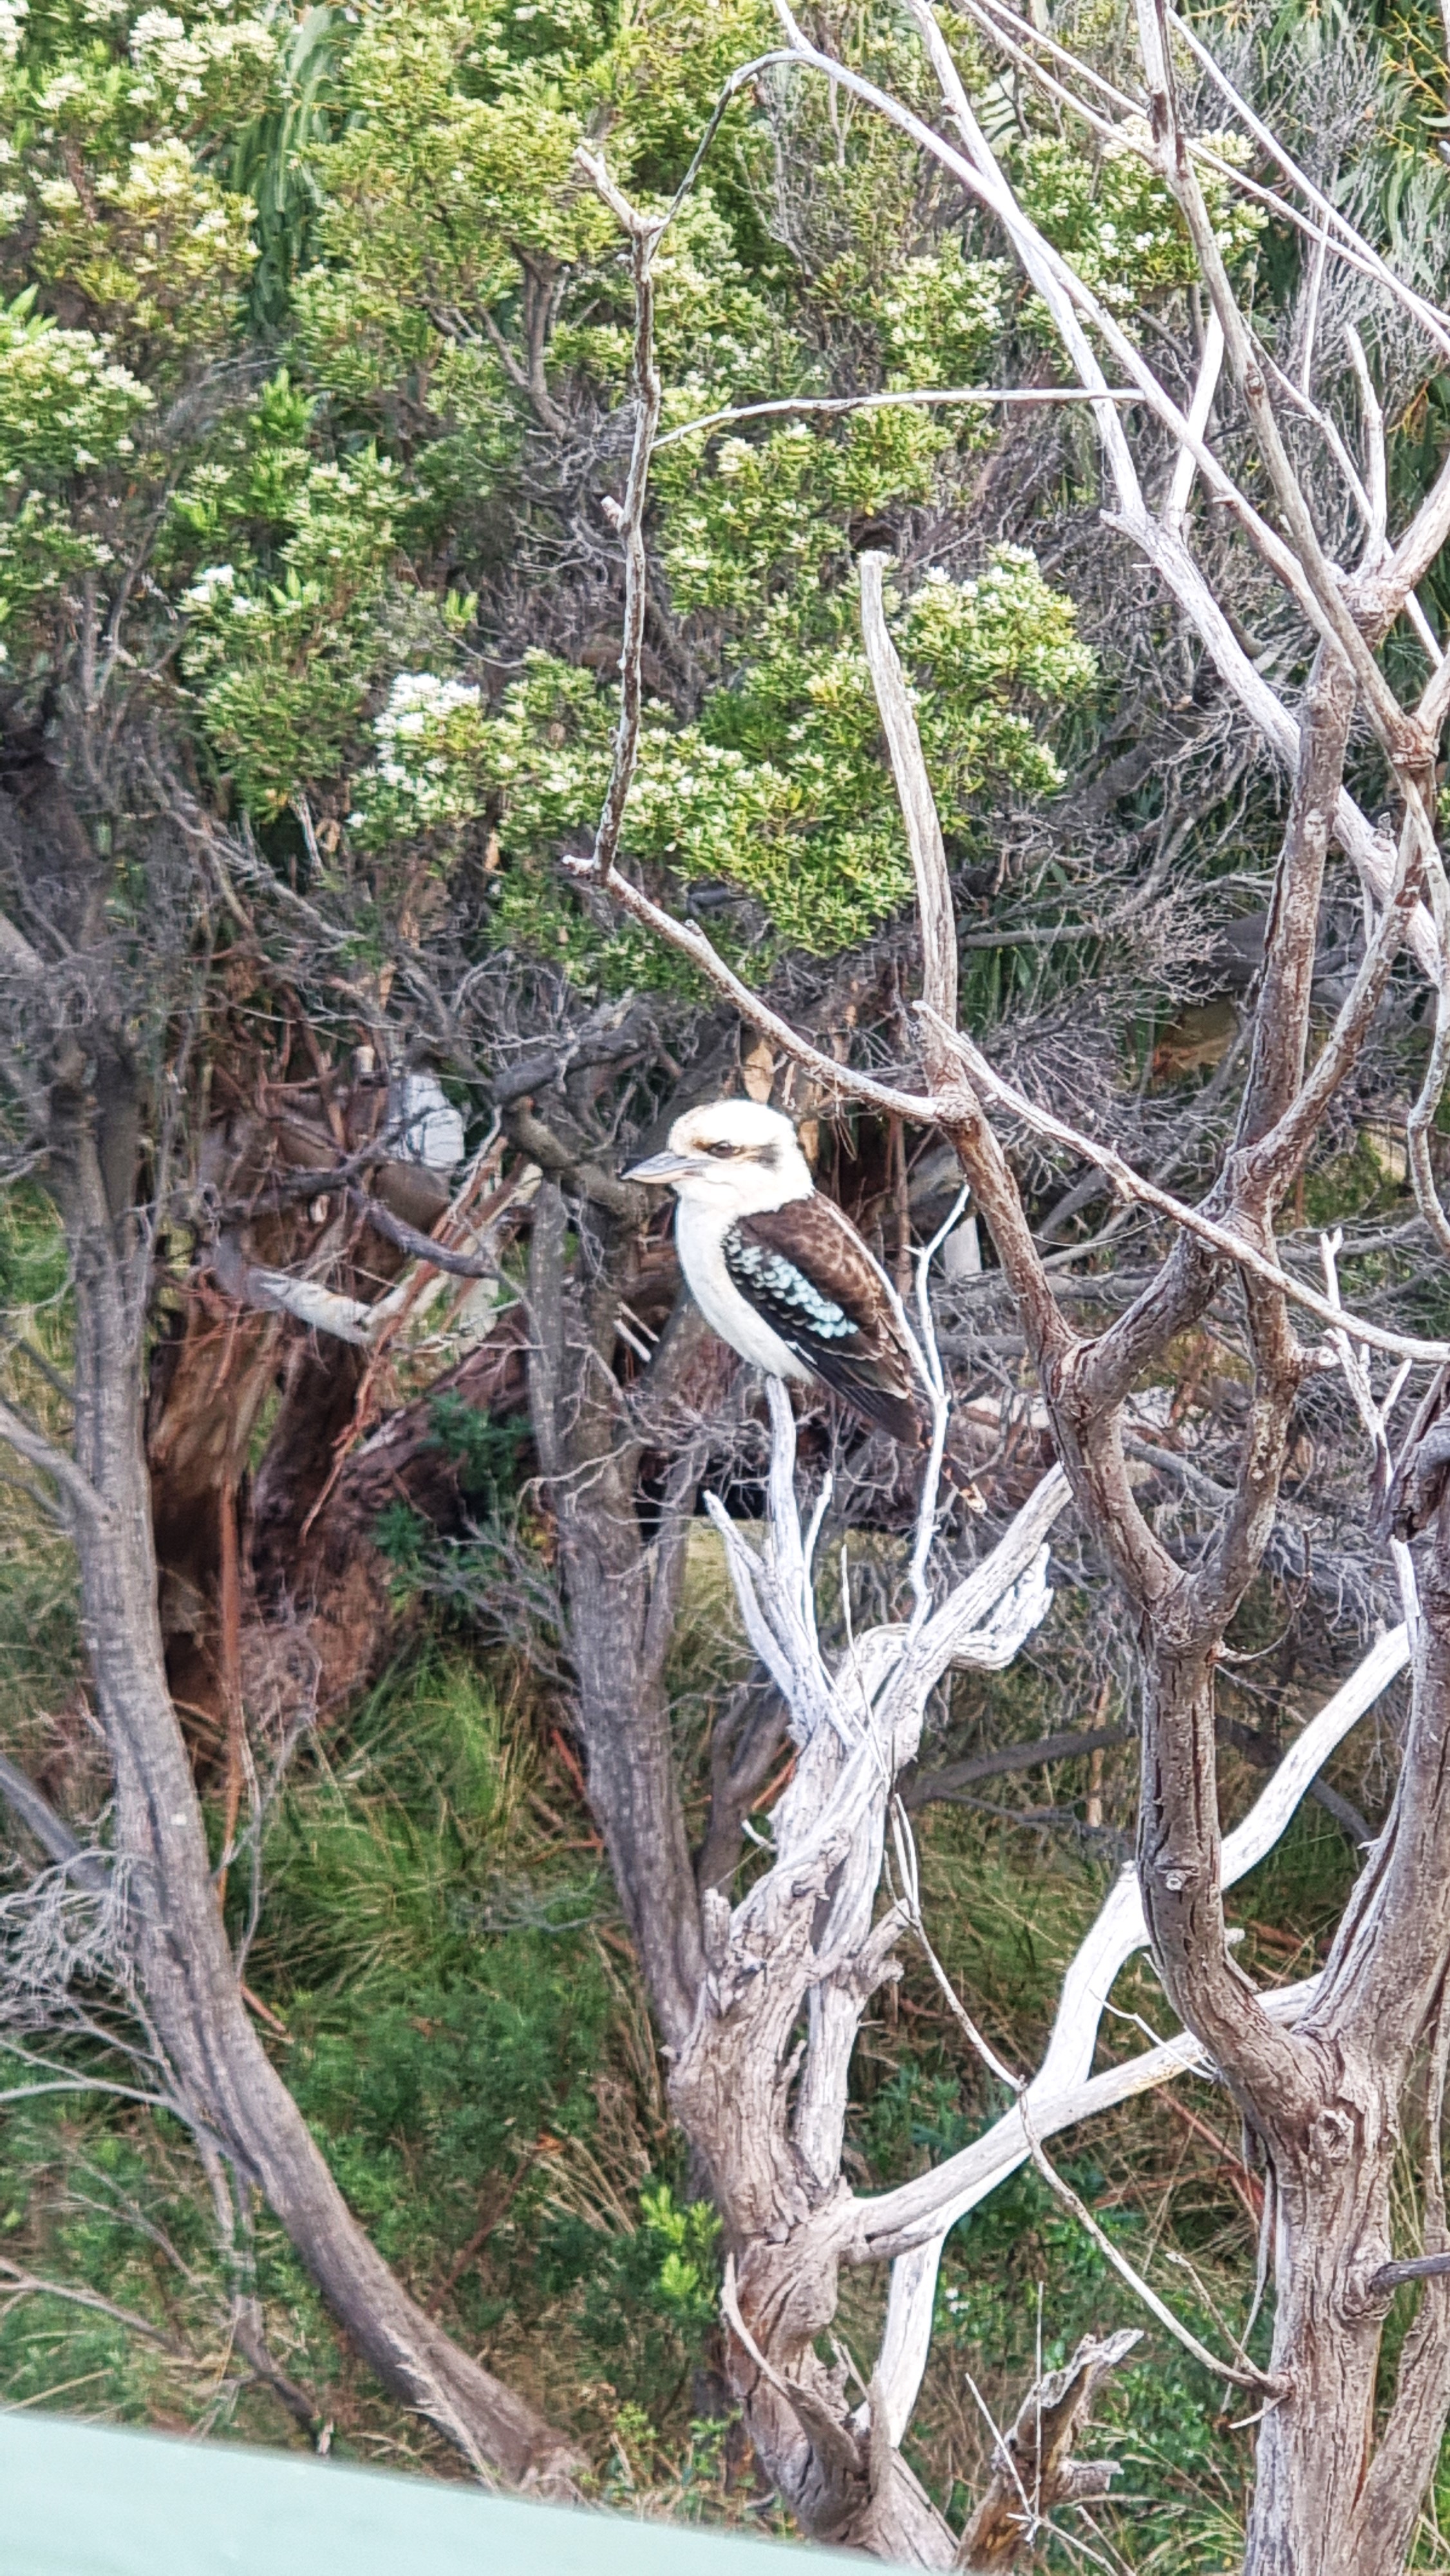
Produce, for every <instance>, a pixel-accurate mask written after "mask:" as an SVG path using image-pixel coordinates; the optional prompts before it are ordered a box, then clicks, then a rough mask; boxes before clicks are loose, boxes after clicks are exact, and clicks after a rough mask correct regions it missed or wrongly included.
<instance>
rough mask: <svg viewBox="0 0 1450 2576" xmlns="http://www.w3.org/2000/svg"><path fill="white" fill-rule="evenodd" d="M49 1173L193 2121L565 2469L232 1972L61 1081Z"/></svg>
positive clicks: (433, 2396)
mask: <svg viewBox="0 0 1450 2576" xmlns="http://www.w3.org/2000/svg"><path fill="white" fill-rule="evenodd" d="M49 1178H50V1186H51V1187H52V1189H53V1192H54V1195H55V1198H56V1202H57V1205H58V1207H59V1209H60V1212H61V1216H62V1219H63V1222H64V1225H65V1229H66V1235H67V1240H68V1242H69V1245H70V1249H71V1257H72V1264H73V1275H74V1281H75V1298H76V1363H75V1378H76V1393H77V1402H76V1434H75V1449H74V1466H75V1475H74V1479H73V1480H71V1481H70V1487H69V1490H70V1491H71V1495H72V1503H73V1511H74V1518H75V1525H76V1535H77V1549H78V1556H79V1563H80V1576H81V1598H82V1605H83V1620H84V1629H85V1637H86V1644H87V1650H88V1654H89V1657H90V1663H91V1670H92V1676H93V1681H94V1688H95V1700H96V1710H97V1715H98V1717H99V1718H100V1721H101V1724H102V1726H103V1727H104V1729H105V1732H106V1739H107V1742H108V1745H109V1747H110V1750H111V1756H112V1760H113V1763H114V1768H115V1785H116V1823H115V1845H116V1852H117V1857H118V1860H120V1861H122V1862H124V1863H125V1865H126V1867H127V1871H128V1877H129V1883H130V1886H131V1888H132V1890H133V1891H134V1894H133V1913H132V1923H133V1934H134V1941H135V1951H136V1962H137V1970H138V1975H139V1979H140V1982H141V1985H142V1988H143V1991H144V1993H145V1996H146V2000H147V2004H148V2007H149V2009H150V2011H151V2013H152V2016H153V2018H154V2021H155V2025H156V2028H157V2031H158V2033H159V2035H160V2038H161V2040H162V2042H163V2044H164V2046H165V2048H166V2051H167V2054H168V2057H169V2059H170V2061H171V2063H172V2066H173V2068H174V2070H175V2073H176V2076H177V2079H178V2082H179V2085H180V2089H181V2092H182V2095H183V2098H184V2099H185V2100H186V2102H187V2103H188V2105H189V2107H190V2110H191V2113H192V2116H193V2118H194V2119H195V2121H196V2123H197V2125H198V2129H199V2131H200V2132H201V2134H202V2135H203V2136H205V2137H209V2138H210V2139H211V2140H212V2141H213V2143H214V2144H215V2145H216V2146H218V2147H220V2148H221V2150H222V2151H223V2153H224V2154H225V2155H226V2156H227V2157H228V2158H229V2159H230V2160H231V2161H232V2163H233V2164H234V2166H235V2168H236V2170H237V2173H238V2175H239V2177H240V2179H241V2180H242V2182H243V2184H244V2185H245V2186H247V2187H254V2188H256V2189H258V2190H260V2191H261V2192H262V2193H263V2194H264V2195H265V2197H266V2199H267V2200H268V2202H269V2203H270V2205H271V2207H272V2208H273V2209H274V2211H275V2212H276V2214H277V2216H278V2218H279V2219H280V2220H281V2222H282V2225H283V2226H284V2227H285V2228H286V2230H287V2233H288V2235H289V2236H290V2237H291V2239H292V2242H293V2244H294V2245H295V2247H296V2249H297V2251H298V2253H299V2254H300V2255H301V2257H302V2259H303V2261H304V2262H305V2263H306V2265H307V2267H308V2269H309V2271H310V2272H311V2273H312V2275H313V2277H314V2279H315V2280H316V2282H317V2284H318V2287H319V2288H320V2289H321V2291H322V2293H323V2295H324V2297H325V2298H326V2299H327V2301H328V2304H329V2306H330V2307H331V2308H332V2309H333V2311H334V2313H335V2314H336V2315H337V2317H338V2318H339V2320H340V2322H341V2323H342V2324H343V2326H344V2327H345V2328H346V2330H347V2332H348V2334H349V2335H350V2336H351V2338H352V2340H353V2341H354V2342H355V2343H356V2345H357V2347H358V2349H359V2351H360V2352H361V2353H362V2354H363V2356H364V2358H365V2359H366V2360H367V2361H368V2362H369V2363H370V2364H371V2365H372V2367H373V2368H374V2369H375V2370H376V2371H377V2373H378V2376H379V2377H380V2379H381V2380H382V2381H383V2383H384V2385H385V2386H386V2387H387V2388H388V2389H389V2390H390V2391H391V2392H392V2394H393V2395H394V2396H396V2397H397V2398H399V2399H400V2400H401V2401H402V2402H403V2403H404V2404H405V2405H407V2406H410V2407H415V2408H416V2409H417V2410H418V2411H419V2412H420V2413H422V2414H424V2415H426V2416H428V2418H429V2419H430V2421H432V2422H433V2423H435V2424H436V2425H437V2426H438V2428H439V2430H440V2431H441V2432H442V2433H444V2434H445V2435H446V2437H447V2438H448V2439H449V2440H450V2441H452V2442H454V2443H455V2444H456V2445H457V2446H458V2448H459V2449H460V2450H461V2451H462V2452H463V2453H464V2455H465V2457H466V2458H468V2459H469V2460H471V2461H472V2462H473V2463H474V2465H475V2466H476V2467H478V2468H479V2469H480V2470H483V2469H485V2468H490V2467H491V2468H496V2469H500V2470H502V2471H503V2472H504V2474H505V2475H506V2476H508V2477H510V2478H512V2479H515V2480H537V2479H540V2478H551V2477H552V2478H558V2477H561V2476H565V2475H567V2473H568V2471H569V2468H570V2466H571V2462H570V2455H569V2453H568V2449H567V2446H566V2445H565V2443H564V2442H563V2441H562V2440H561V2438H560V2437H559V2436H558V2435H557V2434H556V2433H555V2432H554V2431H553V2430H552V2428H551V2427H550V2426H549V2425H547V2424H546V2423H545V2422H544V2421H543V2420H542V2418H541V2417H539V2416H538V2415H537V2414H535V2412H534V2411H533V2409H532V2408H531V2407H529V2406H527V2405H525V2404H524V2403H523V2402H522V2401H521V2400H520V2399H518V2398H517V2397H515V2396H514V2395H513V2393H512V2392H511V2391H510V2390H509V2389H507V2388H505V2387H504V2386H503V2385H502V2383H501V2382H500V2381H498V2380H496V2379H494V2378H493V2377H492V2375H491V2374H490V2373H489V2372H488V2371H486V2370H484V2369H482V2368H481V2367H480V2365H479V2364H478V2363H477V2362H474V2361H472V2360H470V2359H469V2357H468V2356H467V2354H465V2353H463V2352H460V2351H459V2349H458V2347H457V2346H456V2345H455V2344H454V2343H452V2342H451V2341H450V2339H449V2337H448V2336H447V2335H446V2334H445V2333H444V2332H443V2331H442V2329H441V2328H440V2327H439V2326H437V2325H435V2324H434V2323H433V2321H432V2320H431V2319H430V2318H428V2317H426V2316H425V2315H424V2314H423V2311H422V2310H421V2309H420V2308H418V2307H417V2306H416V2305H415V2304H414V2302H413V2301H412V2300H411V2299H410V2298H409V2297H408V2296H407V2295H406V2293H405V2292H404V2291H403V2290H402V2288H401V2287H400V2286H399V2284H398V2282H397V2281H396V2280H395V2278H394V2277H393V2274H392V2273H391V2272H390V2271H389V2270H388V2267H387V2265H386V2264H385V2263H384V2262H383V2261H382V2260H381V2258H380V2257H379V2256H378V2255H377V2254H376V2253H375V2252H374V2250H373V2248H372V2246H371V2245H370V2244H369V2242H368V2240H367V2238H366V2237H365V2236H364V2234H363V2232H362V2230H361V2229H360V2228H359V2226H358V2225H357V2222H356V2220H355V2219H354V2218H353V2217H352V2214H351V2212H350V2211H349V2210H348V2208H347V2205H346V2203H345V2202H344V2200H343V2197H342V2194H341V2192H340V2191H339V2190H338V2188H337V2185H336V2184H335V2183H334V2181H333V2179H332V2176H331V2175H330V2173H329V2172H328V2170H327V2167H326V2165H325V2163H324V2162H323V2159H322V2156H321V2154H320V2152H319V2150H318V2148H317V2147H316V2145H315V2144H314V2142H313V2139H312V2137H311V2135H310V2133H309V2131H308V2128H307V2125H306V2122H305V2121H304V2120H303V2118H302V2115H301V2113H300V2112H299V2111H298V2109H297V2107H296V2104H295V2103H294V2102H293V2100H292V2097H291V2095H290V2094H289V2093H288V2091H287V2089H286V2087H285V2085H284V2084H283V2083H282V2081H281V2078H280V2077H279V2076H278V2074H277V2073H276V2071H275V2069H274V2068H273V2066H272V2064H271V2062H270V2060H269V2059H268V2057H267V2056H266V2054H265V2052H264V2050H263V2048H262V2046H261V2044H260V2042H259V2040H258V2038H257V2035H256V2033H255V2031H254V2030H253V2028H252V2025H251V2023H250V2021H249V2020H248V2017H247V2014H246V2011H245V2009H244V2007H243V2004H242V2000H241V1995H240V1992H239V1990H238V1986H237V1979H236V1972H235V1969H234V1966H233V1963H232V1957H231V1952H230V1949H229V1947H228V1944H227V1940H226V1937H225V1933H224V1930H223V1927H222V1921H221V1915H220V1911H219V1908H218V1905H217V1899H216V1891H215V1889H214V1887H213V1885H212V1880H211V1873H210V1868H209V1865H208V1859H207V1850H206V1840H205V1834H204V1831H203V1826H202V1818H201V1811H200V1808H199V1806H198V1803H197V1799H196V1793H195V1790H194V1788H193V1785H192V1779H191V1770H190V1765H189V1763H188V1760H187V1756H186V1750H185V1746H184V1744H183V1741H182V1736H181V1731H180V1728H179V1727H178V1725H177V1721H176V1715H175V1711H174V1709H173V1707H172V1704H171V1699H170V1696H169V1693H168V1691H167V1689H166V1683H165V1668H164V1662H163V1657H162V1647H161V1636H160V1630H159V1626H158V1621H157V1609H156V1564H155V1558H154V1555H153V1552H152V1541H151V1515H150V1495H149V1492H148V1487H147V1479H146V1472H145V1463H144V1458H143V1453H142V1445H141V1421H140V1386H139V1369H138V1348H139V1331H138V1325H139V1317H138V1314H137V1311H136V1304H137V1294H138V1284H139V1283H138V1271H137V1261H136V1257H135V1252H134V1250H132V1251H131V1253H130V1257H129V1258H128V1257H127V1251H126V1249H125V1247H124V1242H123V1238H124V1236H125V1235H126V1233H127V1231H128V1230H129V1228H130V1218H129V1216H128V1213H127V1211H126V1209H125V1207H124V1205H123V1206H122V1207H121V1208H120V1209H117V1208H115V1207H113V1206H112V1204H111V1203H110V1200H109V1199H108V1196H107V1193H106V1189H105V1184H104V1181H103V1179H102V1174H101V1169H100V1163H99V1159H98V1156H97V1153H96V1148H95V1142H94V1136H93V1125H92V1104H91V1102H90V1101H89V1100H88V1099H87V1098H86V1096H85V1094H84V1093H83V1092H80V1091H66V1092H58V1096H57V1100H56V1117H55V1125H54V1129H53V1135H52V1142H51V1150H50V1161H49Z"/></svg>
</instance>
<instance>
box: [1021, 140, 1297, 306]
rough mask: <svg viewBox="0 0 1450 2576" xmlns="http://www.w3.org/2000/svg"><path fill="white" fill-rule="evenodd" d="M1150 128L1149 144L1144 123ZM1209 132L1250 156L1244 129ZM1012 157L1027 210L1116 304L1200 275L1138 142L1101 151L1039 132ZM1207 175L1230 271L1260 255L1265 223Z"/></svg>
mask: <svg viewBox="0 0 1450 2576" xmlns="http://www.w3.org/2000/svg"><path fill="white" fill-rule="evenodd" d="M1142 138H1143V143H1144V145H1145V146H1146V145H1147V144H1148V129H1147V127H1146V125H1145V126H1144V127H1143V128H1142ZM1202 140H1203V142H1204V144H1205V146H1206V147H1207V148H1208V149H1209V150H1211V151H1213V152H1216V153H1217V154H1218V156H1219V158H1220V159H1221V160H1224V161H1227V162H1229V163H1231V164H1233V165H1234V166H1235V167H1242V166H1243V164H1244V163H1245V162H1246V160H1247V158H1248V146H1247V144H1246V143H1245V142H1244V139H1243V137H1242V136H1241V135H1238V134H1234V133H1231V132H1224V133H1219V134H1205V135H1204V136H1203V137H1202ZM1013 161H1014V176H1015V178H1016V180H1017V184H1018V192H1019V194H1020V196H1021V200H1022V203H1023V205H1024V207H1025V208H1026V210H1027V212H1028V213H1029V214H1030V215H1031V216H1032V217H1033V219H1034V221H1035V222H1036V223H1038V224H1039V225H1040V226H1041V229H1042V231H1043V232H1044V233H1045V234H1046V236H1047V238H1048V240H1049V241H1050V242H1051V243H1052V244H1053V245H1054V247H1055V248H1056V249H1058V250H1060V251H1063V252H1065V253H1066V254H1067V256H1068V257H1069V258H1070V259H1071V261H1072V264H1073V267H1074V268H1075V269H1076V270H1077V273H1078V275H1079V276H1080V277H1081V279H1082V281H1083V283H1084V285H1085V286H1090V287H1091V288H1092V289H1093V291H1094V293H1095V294H1096V295H1097V296H1098V297H1099V298H1100V300H1101V301H1102V303H1104V304H1105V305H1106V306H1107V308H1108V310H1109V312H1120V313H1129V312H1133V311H1135V310H1136V309H1138V308H1139V307H1141V306H1143V305H1152V304H1154V303H1157V302H1159V301H1161V300H1162V299H1163V298H1164V297H1166V296H1168V295H1171V294H1173V293H1174V292H1175V291H1176V290H1179V289H1181V288H1183V287H1185V286H1187V285H1189V284H1191V283H1192V281H1193V280H1194V278H1196V276H1197V275H1198V264H1197V260H1196V258H1195V255H1194V250H1193V245H1192V242H1191V241H1190V239H1189V235H1188V227H1187V225H1186V224H1185V222H1184V220H1183V217H1182V216H1181V214H1180V213H1179V211H1178V208H1177V207H1176V206H1175V205H1174V203H1173V200H1172V198H1171V197H1170V195H1169V193H1168V190H1167V188H1166V187H1165V185H1164V183H1163V181H1162V180H1161V179H1160V178H1159V177H1158V176H1157V175H1156V173H1155V172H1154V171H1153V170H1152V169H1151V168H1150V166H1149V164H1148V161H1147V160H1145V158H1144V157H1143V154H1142V153H1141V152H1140V151H1138V150H1136V149H1134V148H1133V146H1132V144H1131V143H1127V142H1114V143H1109V144H1107V145H1106V146H1105V147H1104V149H1103V151H1102V153H1101V155H1100V157H1098V158H1096V159H1095V158H1094V156H1093V155H1091V154H1089V153H1085V152H1084V151H1083V150H1082V149H1081V147H1080V145H1078V144H1077V143H1076V142H1072V143H1070V142H1068V141H1067V139H1066V138H1065V137H1062V136H1059V135H1055V134H1037V135H1032V136H1029V137H1028V138H1026V139H1025V140H1024V141H1023V142H1022V143H1021V144H1020V145H1019V147H1018V149H1017V151H1016V152H1015V154H1014V156H1013ZM1202 185H1203V193H1204V202H1205V204H1206V206H1207V208H1208V216H1209V221H1210V223H1211V224H1212V226H1213V230H1214V235H1215V238H1216V240H1217V242H1218V246H1219V249H1220V251H1221V253H1222V255H1223V259H1224V263H1225V265H1226V266H1227V267H1228V268H1229V270H1230V271H1231V272H1232V271H1233V270H1235V269H1238V268H1241V267H1242V266H1243V264H1244V262H1245V261H1246V260H1247V259H1248V258H1249V257H1250V256H1251V255H1252V253H1253V251H1254V248H1255V246H1256V244H1257V243H1258V241H1259V239H1260V236H1261V235H1262V233H1263V230H1264V216H1263V213H1262V211H1261V209H1260V208H1259V207H1257V206H1255V205H1253V204H1252V203H1251V202H1250V201H1249V200H1248V199H1247V198H1245V197H1242V196H1239V195H1237V194H1236V193H1235V192H1234V191H1233V190H1232V189H1231V188H1230V185H1229V182H1228V180H1227V179H1224V178H1221V177H1219V176H1218V175H1217V174H1215V173H1213V172H1208V173H1206V174H1205V175H1204V178H1203V181H1202Z"/></svg>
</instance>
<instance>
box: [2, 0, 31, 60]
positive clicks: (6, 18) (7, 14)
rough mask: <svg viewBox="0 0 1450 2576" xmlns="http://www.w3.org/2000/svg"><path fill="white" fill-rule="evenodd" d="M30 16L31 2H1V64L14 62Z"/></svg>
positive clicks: (18, 0) (20, 0) (4, 0)
mask: <svg viewBox="0 0 1450 2576" xmlns="http://www.w3.org/2000/svg"><path fill="white" fill-rule="evenodd" d="M29 15H30V0H0V62H6V63H13V62H14V60H15V57H16V55H17V54H18V53H19V51H20V39H21V36H22V35H23V34H24V32H25V21H26V19H27V18H28V17H29Z"/></svg>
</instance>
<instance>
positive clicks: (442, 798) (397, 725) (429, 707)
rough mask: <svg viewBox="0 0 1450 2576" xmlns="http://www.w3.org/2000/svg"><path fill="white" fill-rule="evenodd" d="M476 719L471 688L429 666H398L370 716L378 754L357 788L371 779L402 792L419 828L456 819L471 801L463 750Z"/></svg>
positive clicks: (470, 745)
mask: <svg viewBox="0 0 1450 2576" xmlns="http://www.w3.org/2000/svg"><path fill="white" fill-rule="evenodd" d="M479 724H480V715H479V693H478V690H477V689H476V688H471V687H469V685H468V684H467V682H465V681H463V680H440V679H438V678H437V677H436V675H435V674H434V673H433V672H432V671H400V672H399V673H398V676H397V678H396V679H395V680H394V682H393V685H392V688H391V690H390V691H389V694H388V703H387V705H386V706H385V708H384V709H383V712H382V714H381V715H380V716H376V717H375V718H374V719H373V739H374V741H375V742H376V743H377V746H378V758H377V761H376V763H375V765H374V767H373V770H372V772H371V779H369V778H367V777H364V778H362V779H360V780H359V782H358V784H359V788H360V789H361V790H364V791H366V789H367V788H368V787H369V785H370V784H373V783H374V782H375V783H376V785H377V786H380V787H384V788H391V789H392V790H393V792H394V794H395V795H397V796H400V797H405V798H406V799H407V800H408V803H409V805H410V806H411V808H412V820H413V823H414V827H415V828H416V829H419V830H425V829H426V828H427V827H428V825H429V824H431V823H445V822H448V821H451V820H456V819H457V818H459V817H460V816H462V815H463V814H465V813H467V812H468V811H469V810H470V809H471V807H472V804H473V795H472V787H471V781H470V774H469V772H470V763H469V761H468V758H467V755H468V752H469V751H470V749H472V748H474V747H475V745H476V741H477V735H478V730H479ZM353 819H354V820H355V821H356V822H360V821H361V820H362V817H361V816H360V815H359V816H357V817H355V818H353Z"/></svg>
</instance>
